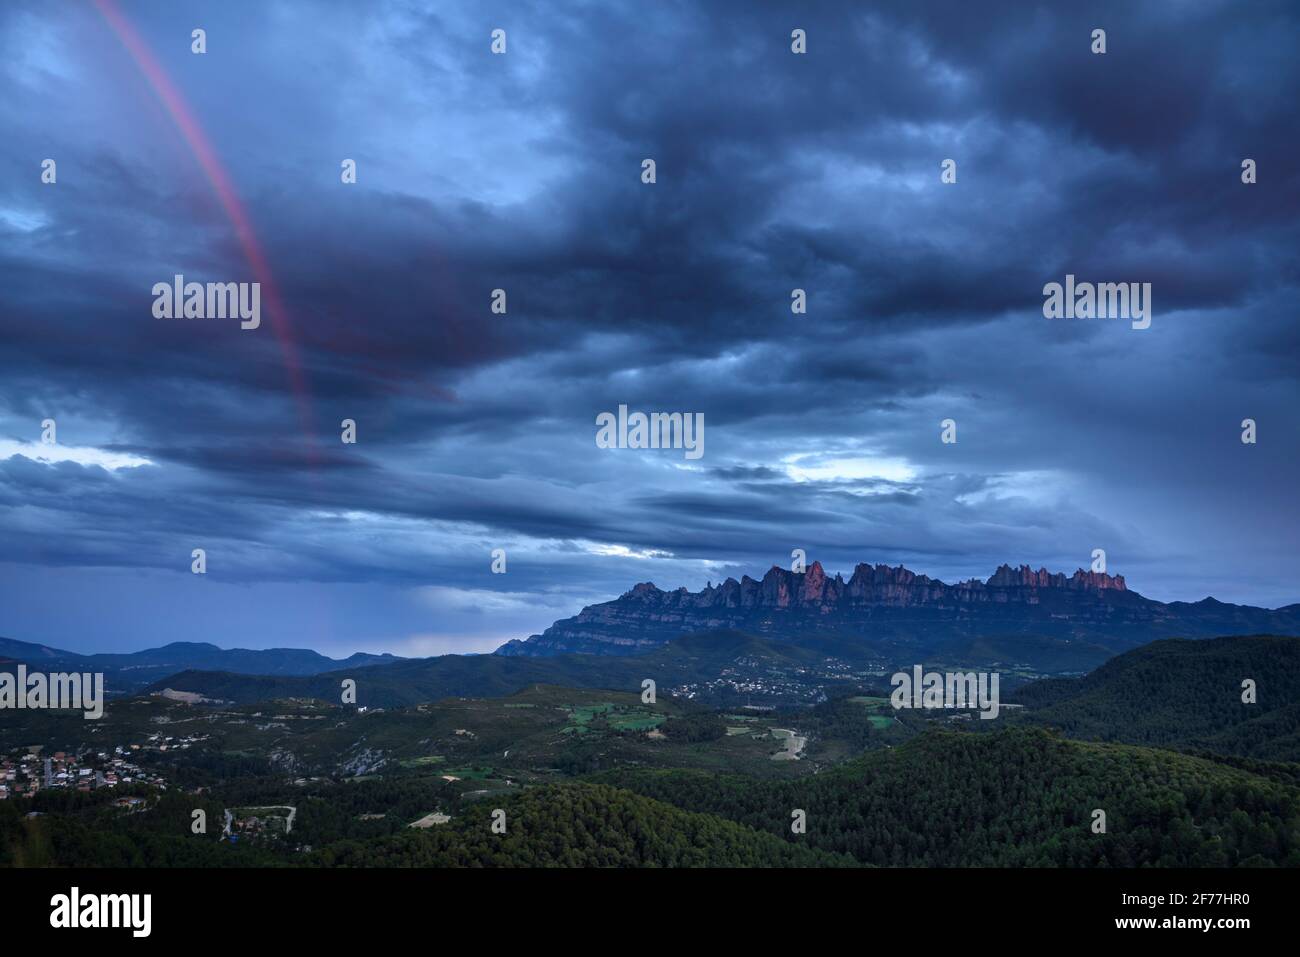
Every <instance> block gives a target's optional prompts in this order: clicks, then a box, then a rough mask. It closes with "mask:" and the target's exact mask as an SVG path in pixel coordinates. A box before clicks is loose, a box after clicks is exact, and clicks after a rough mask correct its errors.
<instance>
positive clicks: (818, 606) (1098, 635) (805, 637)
mask: <svg viewBox="0 0 1300 957" xmlns="http://www.w3.org/2000/svg"><path fill="white" fill-rule="evenodd" d="M719 628H731V629H736V630H739V631H745V632H749V633H751V634H755V635H762V636H767V637H773V638H779V639H780V640H782V641H786V642H790V643H796V644H814V645H815V644H817V643H819V642H821V643H825V642H835V643H836V644H837V646H838V645H842V644H843V643H844V642H846V641H847V642H853V641H858V642H870V641H871V640H872V639H881V640H886V641H889V642H892V643H895V644H898V643H902V644H912V645H918V646H922V647H925V646H934V647H941V646H942V645H943V644H944V643H945V642H952V641H955V640H958V639H972V638H980V637H987V636H998V637H1003V636H1007V635H1033V636H1035V637H1047V638H1060V639H1064V640H1080V641H1089V642H1094V643H1097V644H1100V645H1103V646H1104V647H1107V648H1114V649H1115V650H1119V649H1122V648H1126V647H1132V646H1133V645H1135V644H1139V643H1142V642H1144V641H1149V640H1153V639H1155V638H1160V637H1209V636H1212V635H1218V634H1232V633H1236V634H1240V633H1243V631H1259V632H1269V633H1277V634H1293V633H1297V632H1298V631H1300V609H1298V608H1297V606H1289V607H1288V608H1286V609H1279V610H1277V611H1268V610H1267V609H1262V608H1251V607H1249V606H1237V605H1224V604H1221V603H1219V602H1214V601H1213V600H1212V599H1207V601H1206V602H1197V603H1196V604H1193V605H1189V604H1186V603H1174V604H1172V605H1166V604H1164V603H1162V602H1157V601H1152V600H1150V599H1147V598H1143V597H1142V596H1141V595H1139V594H1137V593H1136V592H1132V591H1129V590H1128V587H1127V585H1126V584H1125V582H1124V578H1123V576H1120V575H1107V574H1103V573H1097V572H1086V571H1083V570H1082V569H1080V570H1078V571H1076V572H1075V573H1074V574H1073V575H1068V576H1067V575H1065V574H1061V573H1053V572H1049V571H1047V569H1045V568H1040V569H1039V570H1038V571H1034V570H1033V569H1031V568H1030V567H1029V566H1028V565H1021V566H1020V567H1019V568H1012V567H1011V566H1009V565H1003V566H1002V567H1000V568H999V569H998V570H997V571H995V572H994V573H993V575H992V576H990V577H989V578H988V579H987V580H986V581H980V580H979V579H971V580H969V581H964V582H959V583H957V584H954V585H949V584H946V583H944V582H942V581H939V580H937V579H934V578H930V577H929V576H927V575H918V574H916V573H915V572H912V571H909V570H908V569H906V568H904V567H902V566H901V565H900V566H898V567H897V568H890V567H889V566H886V565H866V564H861V565H858V566H857V567H856V568H855V569H854V570H853V574H852V575H850V576H849V579H848V580H847V581H845V580H844V578H843V577H842V576H841V575H836V576H834V577H833V578H832V577H830V576H828V575H827V574H826V572H825V570H824V569H823V568H822V566H821V564H820V563H819V562H814V563H813V564H812V565H811V566H809V567H808V569H807V571H805V572H802V573H799V572H792V571H787V570H785V569H783V568H779V567H776V566H773V567H772V568H770V569H768V571H767V573H766V574H765V575H764V576H763V577H762V579H754V578H750V577H749V576H748V575H745V576H743V577H742V578H741V579H740V580H739V581H737V580H736V579H734V578H728V579H727V580H726V581H724V582H722V583H721V584H718V585H714V584H712V583H710V584H709V585H708V587H706V588H703V589H701V590H700V591H698V592H691V591H687V590H686V589H685V588H678V589H676V590H675V591H663V590H662V589H660V588H657V587H655V585H653V584H651V583H650V582H642V583H641V584H639V585H635V586H633V588H632V589H631V590H630V591H628V592H626V593H625V594H623V595H622V596H620V597H619V598H617V599H615V600H614V601H608V602H603V603H601V604H598V605H590V606H588V607H586V608H584V609H582V611H581V612H579V613H578V614H577V615H576V616H574V617H573V618H567V619H564V620H563V621H557V622H556V623H555V624H554V625H552V626H551V627H550V628H548V629H546V631H545V632H543V633H542V634H540V635H533V636H532V637H530V638H529V639H528V640H527V641H519V640H515V641H511V642H508V643H507V644H505V645H503V646H502V647H501V648H499V649H498V650H497V654H502V655H552V654H563V653H566V652H581V653H589V654H637V653H640V652H642V651H645V650H648V649H650V648H653V647H656V646H658V645H661V644H664V643H665V642H667V641H670V640H672V639H673V638H675V637H678V636H680V635H683V634H690V633H694V632H702V631H711V630H714V629H719Z"/></svg>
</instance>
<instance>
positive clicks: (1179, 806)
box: [597, 729, 1300, 867]
mask: <svg viewBox="0 0 1300 957" xmlns="http://www.w3.org/2000/svg"><path fill="white" fill-rule="evenodd" d="M597 777H598V780H600V781H603V782H605V783H609V784H616V785H619V786H622V787H627V788H630V789H632V790H635V791H637V792H638V793H641V794H646V795H648V796H651V797H655V798H658V799H661V800H664V801H667V802H669V803H672V804H676V805H677V806H679V807H682V808H685V809H689V810H694V811H707V812H711V813H716V814H719V815H721V816H723V817H727V818H729V819H731V820H734V821H738V822H740V823H743V824H747V825H749V826H750V827H753V828H755V829H756V830H765V831H768V832H770V833H772V834H774V835H780V836H782V837H783V838H785V839H786V840H789V841H794V842H797V843H803V844H806V845H807V846H809V847H815V848H818V849H821V850H826V851H832V852H837V853H845V854H849V855H851V856H852V857H853V858H855V859H856V860H858V861H860V862H863V863H869V864H876V865H881V866H944V867H958V866H1013V867H1014V866H1041V867H1097V866H1102V867H1104V866H1112V867H1142V866H1162V867H1176V866H1177V867H1184V866H1185V867H1206V866H1211V867H1220V866H1236V865H1245V866H1267V865H1271V864H1285V865H1288V866H1296V865H1300V790H1297V789H1296V788H1295V787H1291V786H1287V785H1285V784H1282V783H1278V782H1275V781H1272V780H1269V779H1266V778H1264V777H1261V776H1258V775H1254V774H1251V773H1248V772H1246V771H1243V770H1239V769H1236V768H1230V767H1227V766H1224V765H1220V764H1217V763H1214V762H1211V761H1208V760H1203V759H1199V758H1193V757H1189V756H1186V755H1180V754H1174V753H1171V752H1165V751H1157V750H1150V749H1145V748H1137V747H1131V746H1126V745H1102V744H1090V743H1082V742H1074V741H1067V740H1064V739H1062V738H1060V737H1058V736H1056V735H1053V734H1051V733H1049V732H1046V731H1041V730H1028V729H1025V730H1006V731H1002V732H997V733H994V734H972V733H965V732H949V731H932V732H928V733H926V734H924V735H922V736H920V737H919V738H917V739H915V740H914V741H911V742H909V743H908V744H906V745H904V746H902V747H899V748H896V749H891V750H887V751H875V752H872V753H870V754H868V755H866V756H864V757H862V758H859V759H856V760H854V761H851V762H848V763H847V764H845V765H843V766H842V767H840V768H837V769H835V770H833V771H829V772H826V773H824V774H820V775H817V776H816V777H812V778H803V779H799V780H794V781H771V782H764V783H756V782H753V781H750V780H746V779H744V778H740V777H735V776H717V775H707V774H699V773H695V772H689V771H649V770H624V771H614V772H607V773H605V774H601V775H599V776H597ZM795 808H800V809H803V810H805V811H806V812H807V822H808V823H807V834H806V835H801V836H798V835H793V834H791V833H790V815H791V810H792V809H795ZM1096 809H1100V810H1102V811H1104V812H1105V814H1106V833H1104V834H1096V833H1093V830H1092V822H1093V812H1094V810H1096Z"/></svg>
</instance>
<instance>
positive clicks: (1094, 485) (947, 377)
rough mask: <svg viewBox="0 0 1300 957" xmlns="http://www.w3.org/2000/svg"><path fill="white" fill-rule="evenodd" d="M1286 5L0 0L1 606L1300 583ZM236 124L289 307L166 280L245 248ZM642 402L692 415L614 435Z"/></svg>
mask: <svg viewBox="0 0 1300 957" xmlns="http://www.w3.org/2000/svg"><path fill="white" fill-rule="evenodd" d="M119 17H120V19H121V20H122V21H125V22H126V23H127V24H128V27H127V29H128V30H129V31H133V32H134V33H135V34H136V35H138V37H139V40H140V46H141V47H143V48H144V49H145V50H147V51H148V53H147V54H146V56H145V60H144V61H143V63H142V61H140V60H139V59H138V58H137V57H136V56H133V54H132V52H131V47H132V43H131V42H129V39H130V38H129V37H128V42H125V43H124V42H123V37H122V35H121V33H120V31H118V30H115V29H114V28H113V26H112V23H113V22H114V21H116V20H118V19H119ZM195 26H202V27H203V28H205V29H206V30H207V33H208V44H209V52H208V53H206V54H205V55H202V56H197V55H194V54H191V53H190V31H191V30H192V29H193V28H194V27H195ZM497 27H501V28H504V29H506V30H507V34H508V42H509V52H508V53H507V54H506V55H504V56H493V55H492V54H491V52H490V51H489V34H490V32H491V30H492V29H494V28H497ZM795 27H801V28H803V29H806V30H807V32H808V53H807V54H806V55H803V56H796V55H793V54H792V53H791V52H790V49H789V35H790V31H791V29H793V28H795ZM1095 27H1103V28H1105V29H1106V30H1107V34H1108V37H1107V40H1108V52H1107V53H1106V54H1105V55H1104V56H1097V55H1093V54H1092V53H1091V52H1090V51H1089V45H1090V39H1089V37H1090V33H1091V31H1092V29H1093V28H1095ZM1298 39H1300V14H1298V13H1297V11H1296V8H1295V7H1294V5H1292V4H1287V3H1282V2H1278V3H1258V4H1251V5H1249V6H1242V5H1229V4H1226V3H1225V4H1216V3H1202V4H1195V5H1154V4H1152V5H1141V6H1137V7H1135V6H1134V5H1132V4H1128V3H1115V4H1108V5H1102V6H1101V7H1100V8H1094V9H1093V10H1090V11H1087V12H1085V11H1083V10H1075V9H1073V7H1072V6H1071V5H1063V4H1048V3H1043V4H1038V5H1033V4H1025V3H1019V2H1015V3H1013V2H1008V3H1006V4H983V3H982V4H969V3H959V2H953V3H926V4H915V3H898V4H884V5H881V4H873V5H871V6H870V7H869V8H859V7H857V6H856V5H850V4H815V5H811V6H810V7H807V8H800V9H798V10H797V12H796V11H795V10H794V8H790V7H789V6H788V5H778V4H768V3H753V2H736V3H708V4H687V3H666V4H655V5H652V6H647V5H645V4H633V3H626V4H599V5H577V4H554V3H540V2H539V3H524V4H508V5H492V4H480V3H463V4H439V5H437V6H436V7H433V8H431V9H430V8H429V7H428V6H427V5H424V4H416V3H374V4H366V5H365V6H364V7H361V6H358V5H355V4H344V3H325V2H316V3H308V2H289V0H285V2H279V3H274V4H256V5H254V4H236V5H230V6H228V7H222V6H213V5H210V4H184V3H178V4H166V5H160V4H143V3H123V2H121V0H116V2H109V0H104V2H102V3H96V4H87V5H76V6H67V7H62V6H56V7H55V8H53V9H47V7H46V5H41V4H36V3H31V4H25V3H17V4H6V5H5V6H4V8H3V10H0V170H3V171H4V174H3V176H2V177H0V367H2V368H3V369H4V376H3V378H0V532H2V533H3V534H0V602H3V607H4V608H5V611H6V614H5V615H4V616H3V617H0V633H3V634H7V635H11V636H12V637H15V638H20V639H29V640H41V641H46V642H49V643H53V644H60V645H64V646H67V647H73V648H87V649H89V648H109V647H112V648H129V647H141V646H145V645H149V644H155V643H158V642H160V641H164V640H170V639H177V638H189V639H200V640H212V641H216V642H218V643H221V644H227V645H229V644H241V645H248V646H259V645H262V646H265V645H271V644H281V645H283V644H288V643H292V644H304V645H314V646H317V647H320V648H322V650H325V651H332V652H337V651H352V650H381V649H382V650H391V651H395V652H398V653H421V652H433V651H445V650H449V649H466V650H482V649H486V648H490V647H492V646H493V645H494V644H495V643H497V642H498V641H501V640H505V639H507V638H511V637H520V636H523V635H526V634H528V633H531V632H533V631H538V630H540V629H541V628H543V627H545V626H546V625H547V624H549V623H550V621H551V620H553V619H554V618H557V617H562V616H564V615H567V614H571V613H573V612H574V611H576V610H577V608H578V607H580V606H581V605H582V604H583V603H584V602H588V601H593V600H600V599H602V598H606V597H610V596H612V595H615V594H618V593H619V592H621V591H623V590H624V589H626V588H627V587H629V586H630V585H631V584H632V583H633V582H636V581H641V580H646V579H652V580H654V581H656V582H657V583H658V584H660V585H662V586H665V587H675V586H677V585H681V584H684V585H688V586H690V587H692V588H694V587H699V586H700V585H703V584H704V583H705V581H707V580H709V579H713V580H717V579H719V578H721V577H725V576H726V575H728V574H735V575H739V574H741V573H745V572H749V573H751V574H757V573H758V572H760V571H761V570H762V569H763V568H765V567H766V566H768V565H770V564H772V563H783V564H784V563H788V561H789V555H790V551H791V549H793V548H804V549H806V550H807V552H808V554H809V556H810V557H812V558H821V559H822V560H823V562H824V563H826V564H827V566H828V567H829V568H831V569H832V570H847V569H848V568H849V567H850V566H851V565H852V564H853V563H855V562H857V561H886V562H890V563H895V562H900V561H901V562H905V563H907V564H908V565H909V566H911V567H914V568H915V569H916V570H918V571H922V572H925V573H928V574H931V575H935V576H938V577H943V578H947V579H956V578H964V577H969V576H975V575H987V574H989V573H990V572H991V571H992V569H993V568H994V567H995V566H996V565H998V564H1000V563H1001V562H1003V561H1009V562H1013V563H1017V562H1029V563H1032V564H1034V565H1035V566H1037V565H1039V564H1045V565H1047V566H1048V567H1051V568H1053V569H1058V568H1059V569H1065V570H1067V571H1068V570H1072V569H1073V568H1075V567H1078V566H1080V565H1083V564H1086V563H1087V561H1088V560H1089V556H1090V553H1091V551H1092V549H1093V548H1098V547H1101V548H1105V549H1106V550H1107V552H1108V555H1109V560H1110V564H1111V570H1112V571H1119V572H1121V573H1123V574H1125V575H1126V576H1127V577H1128V579H1129V582H1130V585H1131V586H1132V587H1134V588H1136V589H1138V590H1139V591H1142V592H1144V593H1146V594H1149V595H1151V596H1153V597H1158V598H1164V599H1173V598H1182V599H1196V598H1200V597H1202V596H1203V595H1205V594H1214V595H1215V596H1216V597H1219V598H1221V599H1224V600H1234V601H1243V602H1251V603H1256V604H1267V605H1278V604H1284V603H1288V602H1292V601H1295V600H1297V598H1298V597H1300V596H1298V595H1297V594H1296V591H1295V584H1294V583H1295V581H1296V580H1297V577H1298V573H1300V559H1297V556H1296V551H1295V548H1294V542H1295V541H1296V540H1297V538H1298V537H1300V536H1298V535H1297V532H1300V529H1298V528H1297V521H1296V509H1295V506H1294V489H1295V488H1296V486H1297V478H1300V475H1298V474H1297V473H1298V472H1300V468H1297V457H1296V453H1295V446H1296V438H1297V431H1298V430H1297V425H1300V421H1298V420H1300V413H1297V409H1296V403H1295V398H1296V387H1297V383H1298V381H1300V362H1298V360H1297V356H1298V355H1300V350H1298V349H1297V347H1298V346H1300V342H1298V341H1297V336H1298V334H1297V331H1296V329H1297V326H1296V322H1295V316H1296V314H1297V305H1300V297H1298V296H1297V287H1298V285H1300V270H1298V269H1297V260H1296V250H1297V248H1300V242H1298V240H1300V235H1297V233H1298V232H1300V226H1297V216H1296V213H1297V211H1298V210H1300V172H1298V170H1297V162H1296V157H1297V156H1298V155H1300V142H1298V140H1300V135H1298V134H1297V131H1296V126H1295V123H1294V90H1295V89H1296V88H1297V86H1298V84H1297V81H1298V80H1300V77H1298V76H1297V73H1298V72H1300V66H1297V62H1298V60H1297V57H1296V56H1295V52H1296V49H1297V46H1300V44H1298V43H1297V40H1298ZM137 52H138V51H137ZM150 60H155V61H156V62H157V64H158V67H159V70H158V71H157V72H155V71H153V70H152V69H151V68H150V67H149V62H150ZM142 65H143V67H144V68H142ZM160 76H161V77H164V78H165V79H162V80H161V81H160V79H159V77H160ZM160 82H161V83H162V84H163V86H162V87H161V89H163V90H164V91H165V90H166V89H167V87H168V85H170V87H172V88H174V89H175V91H176V92H177V98H178V99H177V100H176V101H172V105H173V107H174V104H175V102H181V103H183V104H184V105H183V107H182V108H181V109H182V110H183V111H184V112H183V114H181V115H180V116H179V122H178V115H177V114H176V113H175V111H174V109H172V110H169V108H168V101H167V97H166V96H160V93H159V90H160V87H159V85H158V84H159V83H160ZM189 117H192V118H193V126H190V125H189V124H188V118H189ZM205 142H206V143H209V144H211V148H212V153H213V157H214V158H215V162H216V164H218V166H219V168H220V170H222V171H223V172H222V173H221V174H220V175H221V176H224V177H227V178H228V180H229V183H230V184H231V190H232V192H231V194H230V195H231V196H233V203H234V204H235V207H236V215H238V210H243V211H245V212H246V215H247V217H248V220H249V222H250V223H251V228H252V231H253V233H254V234H255V236H256V242H257V243H258V245H259V246H260V248H261V249H262V250H264V252H265V258H266V263H267V267H268V270H269V276H270V277H271V281H272V282H273V285H274V290H275V291H276V292H278V295H279V297H280V299H281V300H282V301H283V303H284V307H285V309H284V317H283V320H282V321H275V320H273V319H267V318H264V320H263V325H262V327H261V328H260V329H259V330H257V331H241V330H240V329H239V328H238V325H237V324H236V323H233V322H222V321H205V322H199V321H194V322H185V321H179V320H177V321H164V320H158V319H154V318H153V317H152V315H151V311H150V309H151V304H152V296H151V294H150V289H151V287H152V285H153V284H154V283H155V282H158V281H166V280H169V279H170V277H171V276H172V275H173V274H175V273H183V274H185V275H186V276H187V278H190V279H196V280H199V281H208V280H214V281H217V280H219V281H251V280H253V279H254V278H256V275H255V272H256V271H255V269H254V266H253V264H251V263H250V260H249V252H248V247H247V245H246V243H244V242H241V239H240V234H239V230H238V229H237V228H236V224H235V222H232V219H231V215H230V213H231V202H232V200H231V199H230V197H226V200H227V201H226V202H224V203H223V196H222V192H221V189H220V186H221V182H220V181H217V182H214V181H213V179H212V178H211V176H210V175H209V174H210V173H211V166H209V167H208V168H207V169H205V166H204V163H203V162H201V159H202V153H203V144H204V143H205ZM46 157H51V158H55V159H56V160H57V161H58V183H57V185H53V186H50V185H43V184H42V183H41V182H40V178H39V172H40V162H41V160H43V159H45V158H46ZM646 157H653V158H654V159H655V160H656V162H657V164H658V182H657V183H656V184H655V185H653V186H647V185H643V184H642V183H641V182H640V164H641V161H642V159H644V158H646ZM950 157H951V158H953V159H955V160H956V161H957V163H958V182H957V184H955V185H944V184H941V183H940V180H939V170H940V163H941V161H942V160H944V159H946V158H950ZM1245 157H1251V158H1253V159H1255V160H1256V161H1257V162H1258V164H1259V183H1258V184H1256V185H1253V186H1246V185H1243V184H1242V183H1241V182H1240V179H1239V172H1240V163H1241V160H1242V159H1243V158H1245ZM344 158H352V159H355V160H356V161H357V163H358V182H357V183H356V184H355V185H343V184H342V183H340V182H339V164H340V162H341V161H342V160H343V159H344ZM1067 272H1069V273H1074V274H1075V275H1077V276H1079V277H1080V279H1090V280H1095V281H1138V282H1150V283H1151V284H1152V287H1153V292H1152V298H1153V304H1154V311H1155V317H1154V321H1153V323H1152V326H1151V328H1150V329H1147V330H1143V331H1137V330H1132V329H1130V328H1129V327H1128V324H1127V323H1124V322H1101V321H1091V322H1089V321H1082V320H1079V321H1068V320H1061V321H1052V322H1049V321H1047V320H1045V319H1044V318H1043V317H1042V312H1041V307H1042V287H1043V284H1044V283H1046V282H1050V281H1061V280H1062V279H1063V277H1064V275H1065V274H1066V273H1067ZM796 287H798V288H803V289H806V290H807V293H808V303H809V306H808V314H807V315H805V316H795V315H792V314H791V312H790V308H789V303H790V291H791V289H793V288H796ZM495 288H504V289H505V290H506V291H507V294H508V296H509V312H508V314H507V315H505V316H497V315H492V314H491V313H490V311H489V308H488V305H489V296H490V294H491V291H492V290H493V289H495ZM620 404H626V405H628V406H629V407H631V408H632V409H634V410H636V409H640V410H643V411H656V410H662V411H690V412H701V413H703V414H704V417H705V422H706V431H705V454H704V456H703V457H702V458H701V459H699V460H691V459H687V458H686V457H685V456H684V455H683V454H682V452H681V451H675V452H674V451H653V452H640V451H634V450H619V451H613V450H603V449H599V448H597V447H596V445H595V442H594V437H595V419H596V416H597V414H598V413H600V412H604V411H613V410H615V409H616V408H617V407H618V406H619V405H620ZM47 417H49V418H54V419H56V421H57V422H58V430H59V441H60V447H59V448H60V449H61V450H62V451H61V453H60V454H59V455H57V456H54V457H55V458H57V459H61V460H59V461H46V460H44V459H48V458H50V454H49V453H50V449H49V448H48V447H42V446H39V445H35V444H33V443H36V442H37V441H38V440H39V437H40V423H41V421H42V420H43V419H45V418H47ZM1248 417H1249V418H1254V419H1256V420H1257V421H1258V423H1259V435H1260V441H1259V444H1258V445H1255V446H1246V445H1243V444H1242V443H1241V442H1240V440H1239V434H1240V422H1241V420H1242V419H1243V418H1248ZM344 418H352V419H355V420H356V421H357V423H358V431H359V436H360V441H359V443H358V444H357V445H355V446H345V445H343V444H341V443H340V442H339V439H338V436H339V429H338V423H339V422H340V421H341V420H342V419H344ZM947 418H952V419H955V420H956V421H957V423H958V442H957V444H956V445H944V444H942V443H941V442H940V441H939V431H940V427H939V423H940V421H941V420H943V419H947ZM112 456H116V457H117V458H112ZM123 461H128V462H131V463H136V462H144V463H147V464H136V465H133V466H131V467H116V466H118V465H120V464H122V462H123ZM105 466H113V467H105ZM195 547H203V548H205V549H207V551H208V554H209V574H208V576H207V577H206V578H205V579H198V578H196V577H195V576H191V575H189V574H188V566H189V555H190V550H191V549H192V548H195ZM494 548H504V549H506V551H507V554H508V556H509V557H508V561H509V566H508V567H509V571H508V572H507V574H506V575H493V574H491V573H490V571H489V563H490V558H489V553H490V552H491V550H492V549H494Z"/></svg>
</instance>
